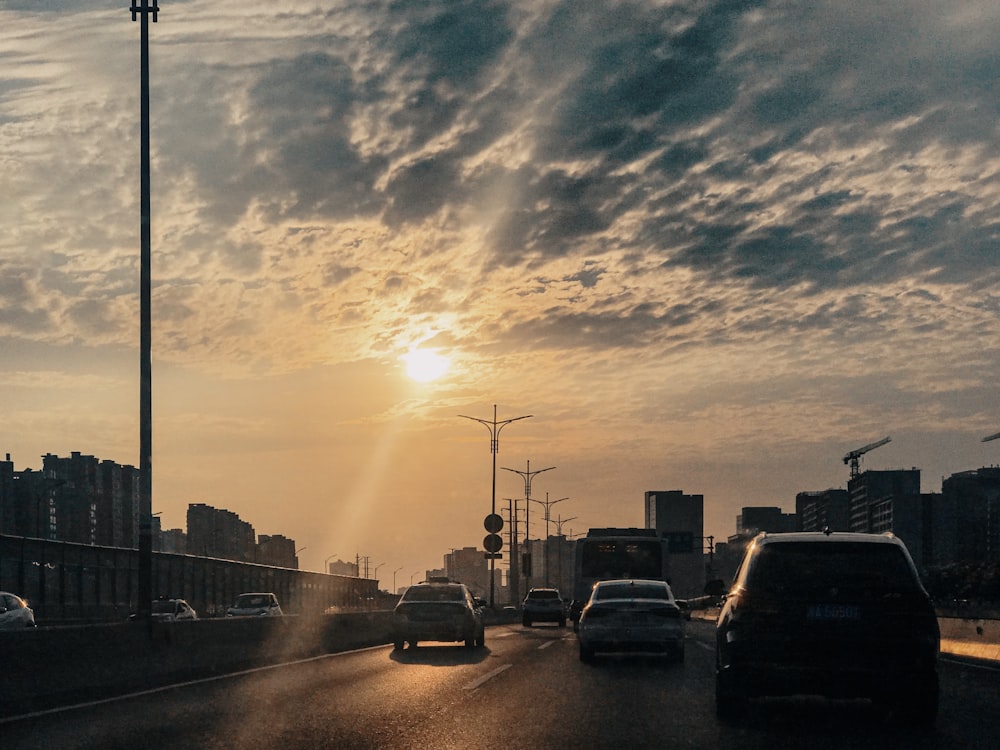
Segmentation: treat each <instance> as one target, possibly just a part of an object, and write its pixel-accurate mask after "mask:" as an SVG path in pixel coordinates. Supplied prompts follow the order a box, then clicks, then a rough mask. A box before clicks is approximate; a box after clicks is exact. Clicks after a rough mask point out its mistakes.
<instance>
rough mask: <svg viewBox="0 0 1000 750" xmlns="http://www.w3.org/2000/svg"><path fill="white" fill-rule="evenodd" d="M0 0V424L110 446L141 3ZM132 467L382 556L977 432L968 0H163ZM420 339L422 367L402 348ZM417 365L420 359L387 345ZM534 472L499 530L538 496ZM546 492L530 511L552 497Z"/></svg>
mask: <svg viewBox="0 0 1000 750" xmlns="http://www.w3.org/2000/svg"><path fill="white" fill-rule="evenodd" d="M127 6H128V3H125V2H121V0H119V1H117V2H111V1H109V0H0V28H3V34H2V37H0V226H2V231H0V452H3V453H10V454H11V458H12V460H13V461H14V464H15V468H16V469H18V470H20V469H24V468H40V466H41V458H40V457H41V455H42V454H44V453H50V452H51V453H56V454H59V455H68V454H69V453H70V452H71V451H80V452H83V453H87V454H91V455H95V456H97V457H99V458H101V459H111V460H114V461H117V462H119V463H131V464H137V463H138V433H139V431H138V410H139V407H138V396H139V385H138V370H139V356H138V342H139V315H138V283H139V271H138V258H139V241H140V240H139V24H138V23H134V22H133V21H132V20H131V15H130V13H129V12H128V7H127ZM150 39H151V44H150V48H151V49H150V57H151V112H152V148H153V165H152V187H153V197H152V206H153V215H152V234H153V241H152V252H153V260H152V276H153V311H152V314H153V420H154V433H153V485H154V487H153V504H154V511H156V512H160V513H162V520H163V524H164V526H165V527H177V526H183V525H184V523H185V513H186V509H187V505H188V503H191V502H206V503H209V504H213V505H216V506H218V507H225V508H228V509H230V510H233V511H235V512H236V513H238V514H239V515H240V516H241V517H242V518H243V519H244V520H247V521H249V522H250V523H252V524H253V525H254V527H255V529H256V531H257V532H258V533H265V534H273V533H280V534H285V535H286V536H291V537H293V538H294V539H295V540H296V542H297V545H298V546H299V547H304V548H305V549H304V550H302V552H301V553H300V558H301V561H302V567H304V568H309V569H314V570H319V569H322V566H323V561H324V560H325V559H326V558H328V557H330V556H334V557H341V558H344V559H349V558H350V559H353V558H354V556H355V555H362V556H368V557H369V559H370V564H371V565H373V566H374V565H376V564H381V565H382V567H381V568H380V570H379V578H380V579H381V580H382V581H383V584H384V585H386V586H388V585H390V583H389V582H390V580H391V578H392V575H393V573H396V575H397V579H398V580H397V583H408V582H409V578H410V577H411V576H412V575H413V574H414V573H416V572H417V571H419V572H421V573H422V572H423V570H424V569H426V568H428V567H434V566H439V565H440V564H441V556H442V554H443V553H444V552H447V551H448V550H449V549H450V548H453V547H463V546H473V545H475V546H479V545H481V543H482V537H483V535H484V534H485V531H484V530H483V527H482V519H483V517H484V515H485V514H486V513H488V512H489V510H490V498H491V453H490V435H489V432H488V430H487V429H485V428H484V427H483V426H482V425H479V424H476V423H475V422H474V421H471V420H468V419H463V418H461V417H460V416H459V415H467V416H473V417H478V418H483V419H486V420H491V419H492V417H493V406H494V404H495V405H496V406H497V416H498V418H499V419H500V420H504V419H510V418H514V417H519V416H523V415H532V416H531V418H530V419H524V420H518V421H517V422H514V423H511V424H510V425H509V426H507V427H506V428H504V430H503V431H502V432H501V435H500V453H499V455H498V457H497V463H498V467H499V469H498V473H497V499H498V505H499V506H500V507H504V508H505V507H506V498H517V497H523V496H524V483H523V481H522V479H521V477H520V476H519V475H517V474H515V473H513V472H510V471H504V470H503V468H504V467H506V468H514V469H518V470H522V471H525V470H527V469H528V462H530V467H531V469H533V470H537V469H543V468H548V467H555V468H554V469H552V470H551V471H547V472H544V473H541V474H538V475H536V476H535V479H534V481H533V484H532V488H531V490H532V497H533V498H535V499H540V500H542V499H545V497H546V495H548V497H549V499H550V501H551V500H556V499H561V498H564V497H566V498H569V499H567V500H565V501H562V502H560V503H558V504H553V505H550V507H551V516H552V518H553V519H557V518H561V519H567V520H565V522H564V523H563V524H562V530H563V532H564V533H570V532H572V533H574V534H576V533H580V532H581V531H584V530H585V529H586V528H588V527H589V526H592V525H594V526H599V525H642V522H643V512H642V500H643V492H644V491H646V490H670V489H679V490H683V491H685V492H688V493H697V494H703V495H704V497H705V517H706V527H705V533H706V534H712V535H714V536H715V537H716V538H724V537H725V536H727V535H729V534H732V533H733V532H734V530H735V518H736V515H737V514H738V513H739V511H740V509H741V508H742V507H743V506H745V505H779V506H781V507H783V508H784V509H785V510H787V511H791V510H793V509H794V498H795V493H796V492H799V491H803V490H821V489H826V488H829V487H845V486H846V483H847V480H848V478H849V472H848V468H847V467H846V466H845V465H844V463H843V461H842V458H843V456H844V454H845V453H846V452H847V451H849V450H851V449H854V448H857V447H860V446H862V445H865V444H867V443H870V442H873V441H875V440H878V439H880V438H882V437H884V436H886V435H891V437H892V442H891V443H889V444H888V445H885V446H883V447H881V448H879V449H877V450H875V451H872V452H871V453H869V454H868V455H866V456H865V458H864V460H863V462H862V468H873V469H887V468H910V467H918V468H920V469H921V472H922V480H923V489H924V491H927V492H931V491H939V490H940V488H941V479H942V477H944V476H947V475H949V474H951V473H954V472H957V471H964V470H968V469H974V468H978V467H980V466H984V465H991V464H995V463H997V462H1000V459H998V451H1000V442H990V443H982V442H981V441H980V439H981V438H982V437H984V436H986V435H989V434H992V433H995V432H997V431H998V430H1000V406H998V399H997V396H996V384H995V375H996V373H997V371H998V364H1000V336H998V334H1000V286H998V280H1000V272H998V260H1000V156H998V148H997V144H998V143H1000V126H998V122H1000V117H998V115H1000V90H998V81H1000V57H998V56H997V54H996V50H997V49H998V48H1000V5H998V4H997V3H996V2H994V1H993V0H975V1H973V0H969V1H965V0H951V1H950V2H932V1H931V0H896V1H895V2H892V3H873V2H870V0H814V1H813V2H808V3H801V2H790V1H786V0H770V1H761V2H751V1H749V0H748V1H745V2H740V1H737V0H730V1H726V0H698V1H691V2H689V1H686V0H676V1H674V2H652V1H649V2H639V1H633V2H613V1H610V0H607V1H604V2H585V1H582V0H540V1H536V2H531V1H529V0H525V1H523V2H485V1H482V0H421V2H412V1H410V0H355V1H344V2H341V1H338V0H324V1H323V2H308V1H307V2H301V1H300V2H279V1H277V0H241V1H240V2H218V1H217V0H216V1H212V2H209V0H188V1H187V2H184V1H183V0H161V3H160V13H159V20H158V22H157V23H155V24H150ZM413 351H424V352H430V353H431V354H433V355H436V356H437V357H438V358H439V361H442V362H444V361H446V363H447V364H448V368H447V371H446V372H444V374H441V375H439V376H438V377H437V378H436V379H433V380H430V381H427V382H421V380H419V379H416V378H414V377H413V376H411V375H410V374H408V370H407V362H408V360H407V359H406V358H405V357H406V355H408V354H409V353H411V352H413ZM418 374H419V373H418ZM542 513H543V506H542V505H541V504H535V503H532V508H531V531H532V536H537V535H538V534H540V533H541V532H542V531H543V525H542V524H541V523H540V519H541V518H542ZM551 530H552V531H553V532H554V531H555V527H554V526H553V527H552V529H551Z"/></svg>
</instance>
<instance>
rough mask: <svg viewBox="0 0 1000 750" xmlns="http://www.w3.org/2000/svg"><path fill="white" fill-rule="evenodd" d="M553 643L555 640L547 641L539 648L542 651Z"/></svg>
mask: <svg viewBox="0 0 1000 750" xmlns="http://www.w3.org/2000/svg"><path fill="white" fill-rule="evenodd" d="M553 643H555V641H545V643H543V644H542V645H541V646H539V647H538V650H539V651H541V650H542V649H543V648H548V647H549V646H551V645H552V644H553Z"/></svg>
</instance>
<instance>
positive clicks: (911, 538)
mask: <svg viewBox="0 0 1000 750" xmlns="http://www.w3.org/2000/svg"><path fill="white" fill-rule="evenodd" d="M847 492H848V496H849V499H848V515H849V523H850V531H859V532H863V533H868V534H881V533H884V532H887V531H888V532H892V533H893V534H895V535H896V536H898V537H899V538H900V539H902V540H903V543H904V544H906V547H907V549H908V550H909V551H910V556H911V557H912V558H913V561H914V562H915V563H916V564H917V566H918V567H922V566H923V564H924V498H923V496H922V495H921V494H920V469H892V470H888V471H865V472H862V473H861V474H859V475H858V476H856V477H854V478H852V479H851V480H850V481H849V482H848V483H847Z"/></svg>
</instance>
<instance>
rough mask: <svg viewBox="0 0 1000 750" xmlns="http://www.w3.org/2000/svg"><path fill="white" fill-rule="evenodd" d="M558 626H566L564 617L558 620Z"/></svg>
mask: <svg viewBox="0 0 1000 750" xmlns="http://www.w3.org/2000/svg"><path fill="white" fill-rule="evenodd" d="M559 627H561V628H564V627H566V620H565V619H562V620H560V621H559Z"/></svg>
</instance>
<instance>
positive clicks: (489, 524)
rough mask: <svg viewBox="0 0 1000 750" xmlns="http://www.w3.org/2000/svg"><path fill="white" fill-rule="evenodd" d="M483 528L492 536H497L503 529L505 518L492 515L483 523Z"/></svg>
mask: <svg viewBox="0 0 1000 750" xmlns="http://www.w3.org/2000/svg"><path fill="white" fill-rule="evenodd" d="M483 527H484V528H485V529H486V530H487V531H488V532H490V533H491V534H496V533H497V532H498V531H500V529H502V528H503V518H502V517H501V516H500V514H499V513H490V514H489V515H488V516H486V519H485V520H484V521H483Z"/></svg>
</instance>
